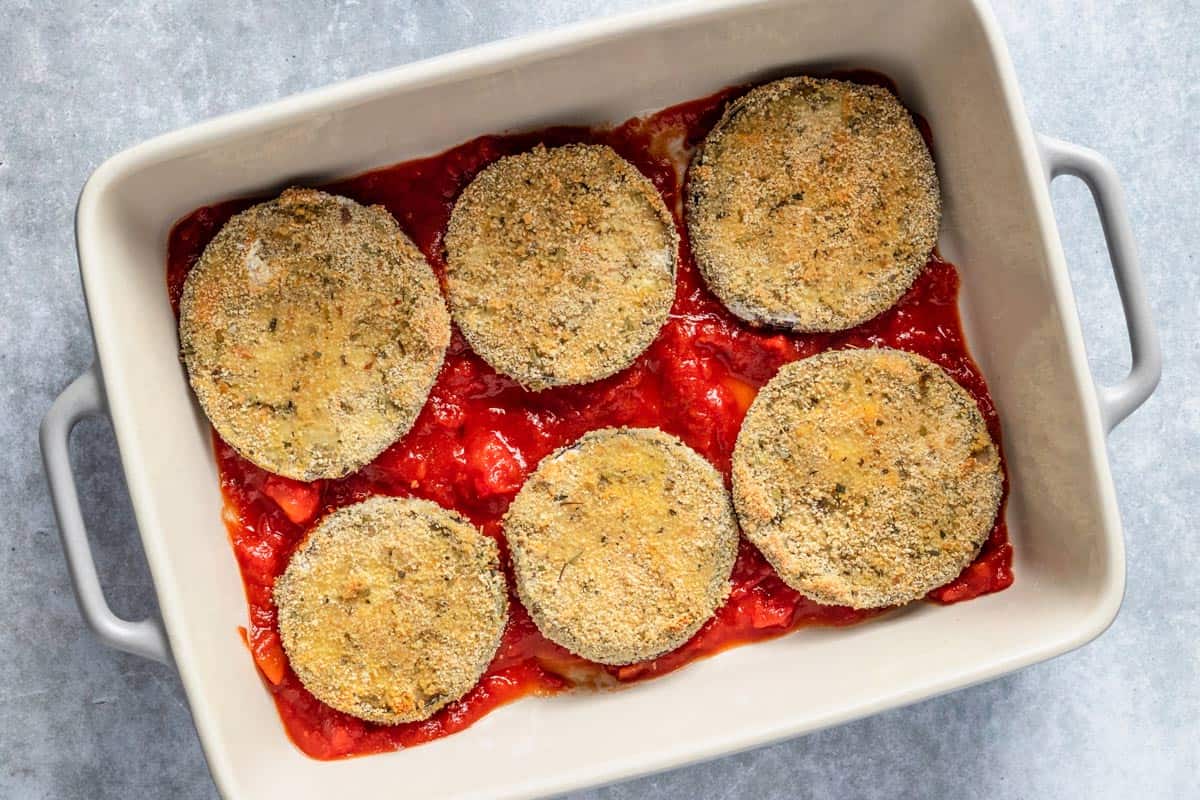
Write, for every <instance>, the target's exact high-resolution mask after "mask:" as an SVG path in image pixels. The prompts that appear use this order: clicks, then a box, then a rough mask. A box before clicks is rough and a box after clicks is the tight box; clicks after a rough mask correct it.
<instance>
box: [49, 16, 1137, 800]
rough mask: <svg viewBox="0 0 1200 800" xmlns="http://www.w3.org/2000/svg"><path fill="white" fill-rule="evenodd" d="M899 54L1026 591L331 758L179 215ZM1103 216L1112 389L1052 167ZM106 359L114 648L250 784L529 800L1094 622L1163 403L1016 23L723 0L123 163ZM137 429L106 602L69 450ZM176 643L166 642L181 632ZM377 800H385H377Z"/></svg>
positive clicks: (816, 719) (157, 144)
mask: <svg viewBox="0 0 1200 800" xmlns="http://www.w3.org/2000/svg"><path fill="white" fill-rule="evenodd" d="M829 67H855V68H868V69H874V70H878V71H880V72H883V73H886V74H887V75H889V76H891V77H892V78H893V79H894V80H895V81H896V83H897V84H898V86H899V88H900V91H901V93H902V95H903V98H904V100H905V102H906V103H907V104H908V105H909V106H911V107H912V108H914V109H915V110H916V111H918V112H919V113H920V114H922V115H924V116H925V118H926V119H928V121H929V123H930V125H931V126H932V129H933V132H934V150H935V157H936V160H937V163H938V168H939V171H940V173H941V178H942V188H943V191H944V195H945V222H944V225H943V231H942V238H941V241H940V246H941V249H942V252H943V253H944V254H945V255H946V256H947V257H948V258H949V259H950V260H951V261H953V262H954V263H955V264H957V265H958V266H959V268H960V269H961V271H962V276H963V288H962V298H961V304H962V312H963V318H964V321H965V325H966V328H967V335H968V341H969V343H970V346H971V350H972V352H973V353H974V355H975V357H976V359H977V360H978V362H979V364H980V366H981V367H982V369H983V372H984V374H985V375H986V376H987V379H988V381H989V384H990V386H991V390H992V394H993V395H994V397H995V400H996V402H997V404H998V406H999V409H1000V413H1001V418H1002V421H1003V425H1004V445H1005V451H1006V453H1007V455H1008V464H1009V469H1010V471H1011V478H1012V498H1011V501H1010V503H1009V506H1008V521H1009V526H1010V531H1011V534H1012V539H1013V541H1014V544H1015V549H1016V563H1015V570H1016V576H1017V580H1016V583H1015V585H1014V586H1013V587H1012V588H1011V589H1009V590H1008V591H1005V592H1002V593H1000V594H996V595H991V596H988V597H984V598H981V599H979V600H976V601H973V602H969V603H963V604H960V605H955V606H950V607H935V606H932V605H927V604H920V603H918V604H916V605H914V606H912V607H910V608H907V609H905V610H903V611H902V612H899V613H895V614H892V615H890V616H888V617H887V618H885V619H883V620H881V621H878V622H875V623H872V624H869V625H864V626H860V627H857V628H851V629H839V630H819V629H814V630H805V631H801V632H799V633H796V634H794V635H791V636H787V637H785V638H782V639H778V640H775V641H772V642H768V643H762V644H756V645H753V646H749V647H742V648H738V649H735V650H732V651H729V652H726V653H723V654H721V655H719V656H717V657H715V658H711V659H709V660H706V661H702V662H699V663H695V664H692V665H690V666H689V667H687V668H686V669H684V670H681V671H680V672H677V673H674V674H672V675H669V676H667V677H665V678H662V679H660V680H656V681H651V682H648V683H644V684H638V685H635V686H633V687H630V688H628V689H625V690H623V691H620V692H615V693H605V694H589V693H575V694H571V695H567V696H559V697H554V698H547V699H526V700H522V701H520V702H517V703H514V704H511V705H509V706H506V707H504V708H502V709H500V710H499V711H497V712H495V713H493V714H491V715H489V716H488V717H486V718H485V719H483V720H482V721H481V722H479V723H478V724H476V725H475V726H474V727H472V728H470V729H469V730H467V731H465V732H463V733H459V734H457V735H454V736H451V737H449V738H446V739H442V740H439V741H435V742H433V743H430V744H426V745H423V746H421V747H418V748H414V749H412V750H407V751H401V752H396V753H390V754H386V755H377V756H371V757H368V758H359V759H352V760H347V761H340V762H333V763H322V762H318V761H314V760H310V759H309V758H307V757H305V756H303V755H302V754H301V753H300V751H299V750H297V749H296V748H295V747H294V746H293V745H292V744H291V743H290V742H289V741H288V740H287V738H286V736H285V735H284V731H283V727H282V726H281V724H280V722H279V719H278V717H277V715H276V712H275V709H274V707H273V705H272V702H271V699H270V697H269V695H268V694H267V692H266V691H265V690H264V689H263V687H262V686H261V685H260V682H259V677H258V675H257V674H256V672H255V668H254V664H253V662H252V661H251V659H250V657H249V655H248V654H247V652H246V649H245V646H244V645H243V644H242V642H241V640H240V638H239V637H238V634H237V631H236V629H237V627H238V626H239V625H243V624H245V622H246V613H247V611H246V602H245V599H244V595H243V591H242V583H241V580H240V578H239V576H238V571H237V566H236V564H235V561H234V556H233V553H232V550H231V548H230V545H229V541H228V539H227V537H226V534H225V531H224V528H223V527H222V523H221V496H220V493H219V491H218V486H217V473H216V467H215V465H214V461H213V454H212V450H211V447H210V442H209V433H208V431H209V427H208V423H207V422H206V420H205V419H204V418H203V416H202V415H201V414H200V412H199V410H198V408H197V406H196V405H195V403H194V402H193V400H192V397H191V395H190V393H189V390H188V386H187V381H186V379H185V376H184V372H183V370H182V369H181V368H180V364H179V360H178V346H177V341H176V328H175V319H174V317H173V316H172V313H171V309H170V307H169V305H168V303H167V293H166V286H165V277H164V260H165V247H166V241H167V233H168V230H169V229H170V227H171V224H172V223H173V222H174V221H175V220H176V219H178V218H179V217H180V216H181V215H183V214H185V213H187V212H188V211H190V210H192V209H194V208H196V207H198V206H201V205H204V204H208V203H212V202H215V201H218V200H222V199H226V198H230V197H236V196H241V195H252V194H262V193H268V192H271V191H275V190H278V189H279V188H281V187H284V186H287V185H289V184H292V183H297V182H313V181H324V180H328V179H331V178H334V177H341V176H346V175H350V174H353V173H357V172H360V171H362V170H366V169H368V168H371V167H377V166H382V165H386V164H390V163H393V162H397V161H401V160H404V159H409V158H413V157H416V156H422V155H427V154H432V153H435V152H438V151H441V150H443V149H445V148H446V147H449V146H452V145H454V144H457V143H459V142H462V141H464V140H466V139H469V138H471V137H474V136H476V135H478V134H483V133H491V132H501V131H505V130H509V129H521V128H532V127H539V126H544V125H547V124H553V123H567V122H569V123H593V122H602V121H619V120H623V119H625V118H627V117H629V116H632V115H634V114H637V113H640V112H644V111H647V110H652V109H656V108H659V107H662V106H666V105H669V104H672V103H676V102H679V101H683V100H688V99H691V98H696V97H701V96H703V95H707V94H709V93H711V92H713V91H714V90H716V89H718V88H720V87H723V86H726V85H729V84H733V83H739V82H744V81H751V80H761V79H764V78H767V77H771V76H776V75H781V74H785V73H791V72H796V71H798V70H804V69H814V68H816V69H822V68H829ZM1059 173H1071V174H1076V175H1078V176H1080V177H1082V178H1083V179H1084V180H1085V181H1087V182H1088V184H1089V185H1090V186H1091V188H1092V191H1093V194H1094V196H1095V198H1096V200H1097V204H1098V206H1099V208H1100V215H1101V219H1102V222H1103V224H1104V230H1105V234H1106V237H1107V239H1108V246H1109V251H1110V253H1111V256H1112V262H1113V266H1114V271H1115V274H1116V278H1117V281H1118V285H1119V286H1120V289H1121V297H1122V300H1123V304H1124V309H1125V314H1126V318H1127V320H1128V323H1129V330H1130V338H1131V342H1132V352H1133V368H1132V371H1131V373H1130V375H1129V376H1128V377H1127V378H1126V379H1125V380H1124V381H1122V382H1121V383H1120V384H1118V385H1117V386H1112V387H1099V388H1097V387H1096V386H1095V385H1094V384H1093V381H1092V378H1091V376H1090V374H1089V372H1088V370H1087V366H1086V360H1085V356H1084V349H1083V343H1082V341H1081V337H1080V330H1079V325H1078V322H1077V317H1076V313H1075V308H1074V302H1073V299H1072V294H1071V289H1070V285H1069V282H1068V277H1067V270H1066V268H1065V266H1064V263H1063V254H1062V250H1061V247H1060V244H1059V241H1058V236H1057V233H1056V231H1055V226H1054V219H1053V216H1052V211H1051V206H1050V199H1049V193H1048V191H1047V186H1048V182H1049V180H1051V179H1052V178H1053V177H1054V176H1055V175H1057V174H1059ZM77 237H78V246H79V261H80V270H81V273H82V276H83V285H84V290H85V293H86V296H87V303H88V309H89V312H90V314H91V320H92V328H93V331H94V334H95V342H96V349H97V353H98V359H97V362H96V364H95V365H94V366H93V367H92V368H91V369H90V370H89V371H88V372H86V373H85V374H84V375H83V376H81V377H80V378H79V379H78V380H77V381H76V382H74V383H73V384H72V385H71V386H70V387H69V388H67V389H66V390H65V391H64V392H63V394H62V396H61V397H60V398H59V399H58V401H57V402H56V403H55V405H54V407H53V408H52V409H51V411H50V413H49V414H48V415H47V417H46V420H45V422H44V424H43V428H42V446H43V451H44V454H45V458H46V465H47V471H48V475H49V478H50V484H51V489H52V494H53V497H54V503H55V507H56V511H57V514H58V518H59V526H60V530H61V533H62V537H63V544H64V548H65V551H66V554H67V559H68V562H69V564H70V569H71V574H72V577H73V579H74V582H75V589H76V593H77V597H78V599H79V603H80V607H81V609H82V612H83V615H84V617H85V619H86V620H87V622H88V624H89V625H90V626H91V627H92V628H93V629H94V630H95V632H96V634H97V635H98V636H99V637H100V638H101V639H102V640H104V641H105V642H107V643H108V644H111V645H112V646H114V647H117V648H119V649H122V650H127V651H131V652H134V653H138V654H141V655H144V656H148V657H150V658H156V659H159V660H161V661H164V662H168V663H170V662H173V663H174V664H175V665H176V667H177V668H178V670H179V674H180V676H181V678H182V681H183V685H184V687H185V688H186V690H187V696H188V699H189V702H190V704H191V708H192V713H193V715H194V718H195V722H196V728H197V731H198V732H199V735H200V740H201V742H202V743H203V746H204V752H205V753H206V755H207V757H208V762H209V766H210V767H211V769H212V773H213V776H214V778H215V780H216V783H217V785H218V787H219V788H220V790H221V792H222V793H223V794H225V795H226V796H228V797H237V798H264V797H268V796H270V797H288V798H292V800H302V799H303V798H317V797H329V796H356V795H357V796H377V792H378V791H379V790H380V789H390V788H395V787H403V792H404V794H406V795H409V796H414V797H484V796H487V797H497V798H498V797H519V796H530V795H540V794H546V793H553V792H561V791H565V790H568V789H571V788H574V787H580V786H584V785H587V784H594V783H598V782H604V781H612V780H615V779H618V778H623V777H626V776H630V775H634V774H637V773H643V772H648V771H652V770H660V769H664V768H667V767H672V766H676V765H679V764H682V763H684V762H688V761H694V760H698V759H703V758H709V757H712V756H715V755H718V754H721V753H727V752H730V751H732V750H736V749H739V748H747V747H752V746H755V745H759V744H762V743H765V742H769V741H772V740H776V739H780V738H783V737H788V736H795V735H797V734H801V733H804V732H806V731H811V730H814V729H816V728H820V727H823V726H828V725H833V724H836V723H839V722H843V721H845V720H849V719H852V718H855V717H860V716H863V715H866V714H871V713H874V712H877V711H880V710H882V709H886V708H891V707H893V706H897V705H900V704H903V703H911V702H913V701H916V700H919V699H922V698H925V697H929V696H930V695H933V694H937V693H939V692H946V691H949V690H951V689H955V688H958V687H961V686H966V685H968V684H971V683H975V682H978V681H983V680H987V679H989V678H993V677H995V676H997V675H1000V674H1002V673H1005V672H1009V671H1011V670H1014V669H1017V668H1019V667H1022V666H1025V665H1027V664H1031V663H1033V662H1035V661H1040V660H1043V659H1046V658H1050V657H1051V656H1054V655H1057V654H1060V653H1063V652H1065V651H1067V650H1070V649H1071V648H1074V647H1077V646H1079V645H1081V644H1083V643H1085V642H1087V641H1088V640H1090V639H1092V638H1093V637H1095V636H1097V635H1098V634H1099V633H1100V632H1101V631H1103V630H1104V628H1105V627H1106V626H1107V625H1108V624H1109V623H1110V622H1111V621H1112V619H1113V617H1114V616H1115V614H1116V613H1117V609H1118V607H1119V605H1120V602H1121V595H1122V589H1123V585H1124V551H1123V545H1122V537H1121V526H1120V520H1119V518H1118V514H1117V507H1116V502H1115V499H1114V494H1113V487H1112V480H1111V476H1110V473H1109V467H1108V464H1107V461H1106V455H1105V445H1104V437H1105V434H1106V433H1107V431H1108V430H1109V429H1111V428H1112V427H1113V426H1114V425H1115V424H1116V423H1117V422H1119V421H1120V420H1121V419H1122V418H1124V417H1125V416H1126V415H1128V414H1129V413H1130V412H1131V411H1133V410H1134V409H1135V408H1136V407H1137V406H1138V405H1139V404H1140V403H1141V402H1143V401H1144V400H1145V399H1146V397H1147V396H1148V395H1149V394H1150V392H1151V391H1153V389H1154V386H1155V384H1156V382H1157V379H1158V374H1159V350H1158V345H1157V341H1156V338H1155V334H1154V331H1153V329H1152V326H1151V323H1150V319H1149V315H1148V309H1147V305H1146V302H1145V299H1144V296H1143V293H1142V289H1141V282H1140V279H1139V277H1138V273H1137V268H1136V263H1135V257H1134V253H1133V248H1132V243H1131V235H1130V232H1129V228H1128V224H1127V221H1126V215H1125V210H1124V207H1123V203H1122V199H1121V194H1120V190H1119V188H1118V186H1117V183H1116V180H1115V177H1114V175H1113V172H1112V170H1111V168H1110V167H1109V166H1108V165H1107V164H1106V162H1104V161H1103V160H1102V159H1100V158H1099V157H1098V156H1096V155H1095V154H1094V153H1091V152H1090V151H1086V150H1083V149H1081V148H1077V147H1073V146H1070V145H1066V144H1063V143H1060V142H1055V141H1052V140H1049V139H1044V138H1041V139H1039V138H1038V137H1036V136H1035V135H1034V133H1033V132H1032V131H1031V130H1030V126H1029V123H1028V120H1027V119H1026V116H1025V112H1024V110H1023V107H1022V103H1021V99H1020V96H1019V94H1018V91H1017V86H1016V83H1015V80H1014V76H1013V69H1012V66H1011V64H1010V62H1009V58H1008V55H1007V53H1006V51H1005V49H1004V45H1003V43H1002V41H1001V37H1000V34H999V31H998V28H997V25H996V22H995V21H994V19H993V18H992V15H991V13H990V11H989V10H988V9H987V8H986V7H985V6H983V5H982V4H981V3H978V2H972V0H905V2H896V0H857V2H851V3H846V2H843V0H797V1H794V2H791V1H784V0H767V1H766V2H701V3H689V4H687V5H679V6H672V7H666V8H660V9H656V10H652V11H647V12H643V13H637V14H632V15H629V16H624V17H620V18H617V19H609V20H603V21H599V22H590V23H586V24H583V25H577V26H575V27H571V28H567V29H563V30H559V31H553V32H550V33H544V34H539V35H535V36H530V37H526V38H522V39H516V40H511V41H505V42H500V43H496V44H492V45H487V46H484V47H479V48H475V49H473V50H469V51H465V52H462V53H456V54H453V55H448V56H443V57H440V58H436V59H433V60H430V61H425V62H422V63H418V64H413V65H410V66H406V67H402V68H399V69H396V70H392V71H389V72H385V73H381V74H377V75H371V76H368V77H364V78H360V79H357V80H353V81H348V82H346V83H342V84H339V85H337V86H333V87H330V88H327V89H322V90H319V91H315V92H310V93H307V94H303V95H300V96H297V97H293V98H290V99H286V100H283V101H280V102H277V103H272V104H270V105H267V106H263V107H261V108H256V109H252V110H250V111H246V112H242V113H239V114H234V115H231V116H227V117H222V118H220V119H216V120H213V121H210V122H206V123H203V124H200V125H196V126H194V127H191V128H188V129H186V130H183V131H179V132H177V133H172V134H169V135H167V136H163V137H160V138H157V139H154V140H153V141H150V142H147V143H145V144H142V145H140V146H138V147H135V148H133V149H131V150H128V151H126V152H124V153H121V154H120V155H118V156H115V157H114V158H112V159H110V160H109V161H107V162H106V163H104V164H103V165H102V166H101V167H100V168H99V169H97V170H96V172H95V174H94V175H93V176H92V177H91V179H90V180H89V181H88V182H87V185H86V186H85V187H84V190H83V194H82V196H81V198H80V201H79V209H78V217H77ZM89 413H107V414H108V415H110V416H111V418H112V422H113V426H114V428H115V431H116V437H117V441H118V443H119V446H120V450H121V455H122V460H123V464H124V468H125V475H126V479H127V481H128V486H129V491H130V494H131V495H132V499H133V506H134V509H135V511H136V514H137V520H138V525H139V527H140V529H141V535H142V540H143V543H144V546H145V552H146V557H147V559H148V561H149V565H150V570H151V573H152V574H153V577H154V582H155V586H156V589H157V592H158V601H159V605H160V608H161V617H162V626H161V627H160V625H159V623H158V622H157V621H153V620H145V621H140V622H129V621H125V620H121V619H119V618H117V617H116V616H114V615H113V613H112V612H111V611H110V610H109V609H108V606H107V605H106V604H105V602H104V598H103V594H102V591H101V588H100V584H99V581H98V579H97V576H96V571H95V567H94V565H93V563H92V559H91V554H90V552H89V549H88V543H87V536H86V532H85V530H84V526H83V522H82V519H81V517H80V513H79V508H78V504H77V501H76V495H75V489H74V486H73V483H72V479H71V476H70V472H69V466H68V462H67V449H66V442H67V436H68V434H69V432H70V429H71V427H72V426H73V425H74V423H75V422H76V421H78V420H79V419H80V418H81V417H82V416H84V415H86V414H89ZM168 643H169V647H168ZM368 793H370V794H368Z"/></svg>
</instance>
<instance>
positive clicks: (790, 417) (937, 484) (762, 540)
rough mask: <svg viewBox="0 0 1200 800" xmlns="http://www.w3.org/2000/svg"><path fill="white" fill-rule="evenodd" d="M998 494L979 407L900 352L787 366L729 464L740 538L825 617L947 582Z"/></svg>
mask: <svg viewBox="0 0 1200 800" xmlns="http://www.w3.org/2000/svg"><path fill="white" fill-rule="evenodd" d="M1002 484H1003V476H1002V475H1001V469H1000V454H999V450H998V448H997V447H996V443H995V442H993V441H992V438H991V435H990V434H989V433H988V429H987V424H986V423H985V421H984V419H983V415H982V414H981V413H980V411H979V407H978V405H977V404H976V402H975V399H974V398H973V397H971V395H970V394H968V393H967V391H966V390H965V389H963V388H962V387H961V386H959V385H958V383H956V382H955V381H954V380H953V379H952V378H951V377H950V376H949V375H948V374H946V372H945V371H944V370H943V369H942V368H941V367H939V366H938V365H937V364H934V363H933V362H932V361H929V360H927V359H925V358H922V357H921V356H917V355H913V354H911V353H905V352H902V351H899V350H890V349H877V350H843V351H839V352H828V353H822V354H820V355H816V356H813V357H812V358H806V359H803V360H801V361H796V362H793V363H791V364H787V365H786V366H784V367H783V368H782V369H781V370H780V371H779V373H778V374H777V375H776V376H775V377H774V378H772V379H771V381H770V382H769V383H767V385H766V386H764V387H763V389H762V391H761V392H760V393H759V395H758V397H756V398H755V400H754V402H753V403H752V404H751V406H750V410H749V412H748V413H747V414H746V419H745V422H744V423H743V425H742V430H741V432H740V433H739V434H738V439H737V445H736V446H735V448H734V451H733V500H734V507H735V508H736V509H737V516H738V521H739V522H740V523H741V526H742V531H743V533H745V534H746V537H747V538H748V539H749V540H750V541H751V542H753V543H754V545H755V546H757V547H758V549H759V550H760V551H761V552H762V554H763V555H764V556H765V557H766V559H767V560H768V561H769V562H771V565H772V566H773V567H774V568H775V571H776V572H778V573H779V576H780V577H781V578H782V579H783V580H784V581H785V582H786V583H787V584H788V585H789V586H791V587H792V588H794V589H796V590H797V591H799V592H802V593H803V594H805V595H806V596H808V597H810V598H812V599H813V600H816V601H817V602H819V603H825V604H828V605H842V606H852V607H854V608H879V607H884V606H894V605H899V604H901V603H907V602H909V601H910V600H915V599H917V598H919V597H922V596H924V595H925V594H926V593H927V592H929V591H930V590H931V589H935V588H937V587H939V586H942V585H944V584H946V583H948V582H949V581H951V580H953V579H954V578H955V577H957V576H958V574H959V573H960V572H962V570H963V568H965V567H966V566H967V565H968V564H970V563H971V561H972V560H973V559H974V558H975V556H976V555H978V553H979V550H980V548H981V547H982V545H983V543H984V540H985V539H987V536H988V533H989V532H990V531H991V529H992V525H993V523H994V521H995V518H996V511H997V509H998V508H999V505H1000V495H1001V486H1002Z"/></svg>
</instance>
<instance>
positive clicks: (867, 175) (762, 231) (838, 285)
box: [686, 78, 941, 332]
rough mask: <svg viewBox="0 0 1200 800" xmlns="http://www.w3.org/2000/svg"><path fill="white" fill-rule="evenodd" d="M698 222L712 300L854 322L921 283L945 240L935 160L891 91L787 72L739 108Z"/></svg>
mask: <svg viewBox="0 0 1200 800" xmlns="http://www.w3.org/2000/svg"><path fill="white" fill-rule="evenodd" d="M686 205H687V212H686V215H687V225H688V233H689V236H690V241H691V246H692V252H693V253H694V254H695V258H696V263H697V264H698V266H699V267H700V272H701V274H702V275H703V276H704V280H705V282H706V283H707V284H708V287H709V288H710V289H711V290H712V292H713V293H714V294H715V295H716V296H717V297H718V298H719V299H720V300H721V302H722V303H724V304H725V306H726V307H727V308H728V309H729V310H730V311H731V312H733V313H734V314H735V315H737V316H738V317H741V318H742V319H744V320H746V321H748V322H751V323H756V324H762V325H770V326H777V327H782V328H789V329H791V330H795V331H809V332H811V331H838V330H844V329H846V328H852V327H854V326H855V325H858V324H860V323H862V322H865V321H867V320H869V319H871V318H872V317H875V316H877V315H879V314H880V313H881V312H883V311H885V310H886V309H888V308H890V307H891V306H892V305H894V304H895V303H896V301H897V300H899V299H900V297H901V296H902V295H903V294H904V292H905V291H907V290H908V288H909V287H910V286H912V283H913V281H914V280H915V279H916V277H917V275H919V274H920V272H921V270H922V268H923V267H924V265H925V263H926V261H927V260H928V258H929V254H930V252H931V251H932V250H933V246H934V245H935V244H936V243H937V236H938V224H939V220H940V217H941V199H940V194H939V189H938V178H937V172H936V171H935V169H934V164H933V159H932V158H931V157H930V154H929V149H928V147H926V145H925V141H924V139H922V137H921V133H920V131H919V130H917V126H916V125H915V124H914V122H913V119H912V117H911V116H910V115H909V113H908V111H906V110H905V109H904V107H903V106H901V105H900V102H899V101H898V100H897V99H896V98H895V97H894V96H893V95H892V94H891V93H890V92H888V91H887V90H885V89H881V88H878V87H874V86H863V85H859V84H855V83H848V82H846V81H839V80H830V79H818V78H784V79H783V80H778V81H775V82H773V83H768V84H766V85H764V86H760V87H758V88H756V89H753V90H751V91H750V92H749V93H748V94H746V95H744V96H743V97H741V98H739V99H738V100H736V101H734V102H733V103H732V104H731V105H730V106H729V108H728V109H727V110H726V111H725V115H724V116H723V117H722V118H721V121H720V122H718V123H717V125H716V127H715V128H713V130H712V131H711V132H710V133H709V135H708V137H707V138H706V139H705V140H704V144H703V146H702V148H701V150H700V153H699V154H698V155H697V156H696V157H695V159H694V160H693V162H692V165H691V168H690V170H689V173H688V184H687V202H686Z"/></svg>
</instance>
